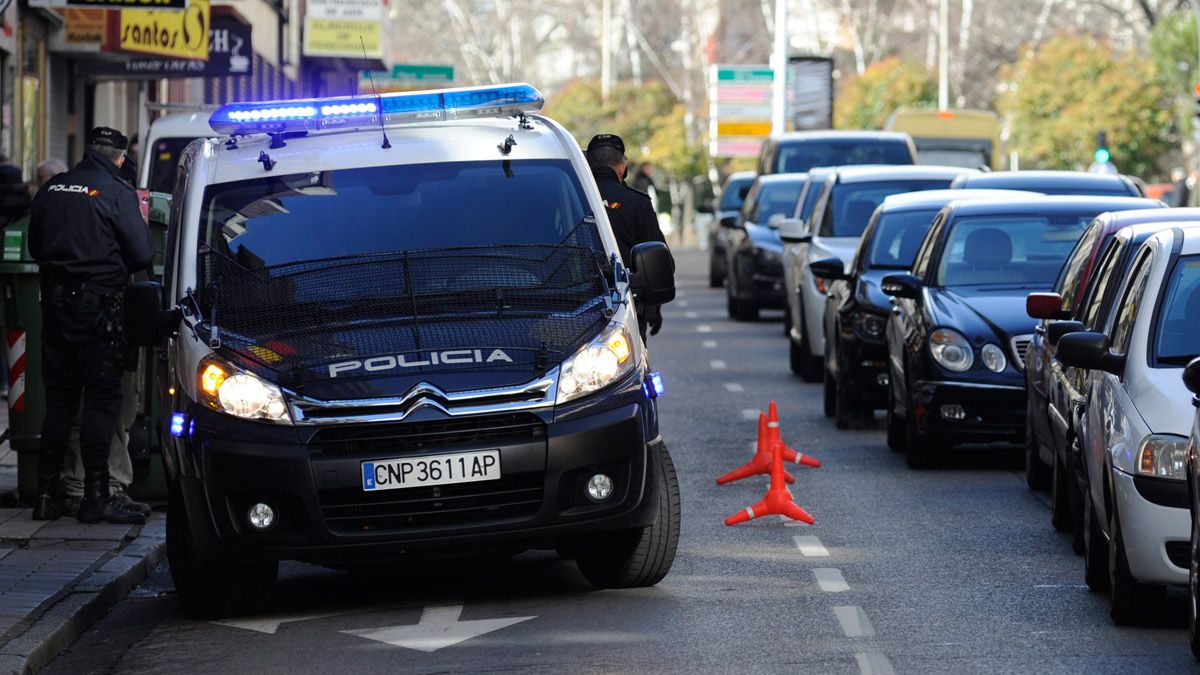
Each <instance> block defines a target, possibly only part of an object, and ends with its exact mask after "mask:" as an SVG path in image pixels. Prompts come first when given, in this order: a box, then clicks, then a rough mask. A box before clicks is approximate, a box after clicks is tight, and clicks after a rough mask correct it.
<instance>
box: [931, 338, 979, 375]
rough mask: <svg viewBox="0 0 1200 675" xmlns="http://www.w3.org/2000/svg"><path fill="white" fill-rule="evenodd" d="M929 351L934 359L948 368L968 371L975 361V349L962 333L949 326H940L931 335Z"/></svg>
mask: <svg viewBox="0 0 1200 675" xmlns="http://www.w3.org/2000/svg"><path fill="white" fill-rule="evenodd" d="M929 353H930V354H932V355H933V360H934V361H937V362H938V365H940V366H941V367H943V368H945V369H946V370H950V371H954V372H956V373H962V372H966V371H967V370H969V369H970V368H971V365H972V364H973V363H975V350H973V349H971V343H970V342H968V341H967V338H965V337H964V336H963V334H962V333H960V332H958V331H956V330H951V329H949V328H939V329H937V330H935V331H933V334H931V335H930V336H929Z"/></svg>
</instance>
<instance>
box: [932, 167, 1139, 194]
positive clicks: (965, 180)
mask: <svg viewBox="0 0 1200 675" xmlns="http://www.w3.org/2000/svg"><path fill="white" fill-rule="evenodd" d="M950 187H952V188H988V189H992V190H1029V191H1031V192H1040V193H1042V194H1044V195H1095V196H1098V197H1145V196H1146V193H1145V192H1144V191H1143V190H1142V189H1141V187H1140V186H1139V185H1138V184H1137V182H1136V181H1134V180H1132V179H1130V178H1129V177H1128V176H1120V175H1113V174H1103V173H1084V172H1083V171H991V172H985V173H978V174H972V175H967V176H961V177H959V178H958V180H956V181H954V183H953V184H952V185H951V186H950Z"/></svg>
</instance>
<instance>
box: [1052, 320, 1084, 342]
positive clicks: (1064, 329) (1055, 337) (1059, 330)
mask: <svg viewBox="0 0 1200 675" xmlns="http://www.w3.org/2000/svg"><path fill="white" fill-rule="evenodd" d="M1085 330H1087V326H1085V325H1083V323H1081V322H1079V321H1055V322H1054V323H1051V324H1047V326H1046V341H1047V342H1049V343H1050V344H1051V345H1052V346H1055V347H1057V346H1058V341H1059V340H1061V339H1062V338H1063V336H1064V335H1070V334H1071V333H1082V332H1083V331H1085Z"/></svg>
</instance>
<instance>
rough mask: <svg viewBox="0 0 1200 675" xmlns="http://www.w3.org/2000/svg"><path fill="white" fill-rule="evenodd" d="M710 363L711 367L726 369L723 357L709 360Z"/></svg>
mask: <svg viewBox="0 0 1200 675" xmlns="http://www.w3.org/2000/svg"><path fill="white" fill-rule="evenodd" d="M708 365H709V366H710V367H711V368H712V369H713V370H725V362H724V361H722V360H721V359H714V360H712V361H709V362H708Z"/></svg>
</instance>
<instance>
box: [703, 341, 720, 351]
mask: <svg viewBox="0 0 1200 675" xmlns="http://www.w3.org/2000/svg"><path fill="white" fill-rule="evenodd" d="M700 346H701V347H704V348H705V349H716V348H717V341H716V340H705V341H704V342H701V343H700Z"/></svg>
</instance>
